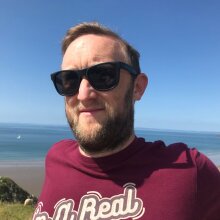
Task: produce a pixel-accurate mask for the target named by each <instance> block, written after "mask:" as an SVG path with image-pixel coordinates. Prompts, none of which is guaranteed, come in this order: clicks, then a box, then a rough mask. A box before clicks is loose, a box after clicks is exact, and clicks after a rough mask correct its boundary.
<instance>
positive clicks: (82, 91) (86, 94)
mask: <svg viewBox="0 0 220 220" xmlns="http://www.w3.org/2000/svg"><path fill="white" fill-rule="evenodd" d="M96 95H97V93H96V90H95V89H94V88H93V87H92V86H91V85H90V83H89V81H88V80H87V79H85V78H83V79H82V81H81V83H80V86H79V92H78V95H77V98H78V100H80V101H83V100H86V99H92V98H96Z"/></svg>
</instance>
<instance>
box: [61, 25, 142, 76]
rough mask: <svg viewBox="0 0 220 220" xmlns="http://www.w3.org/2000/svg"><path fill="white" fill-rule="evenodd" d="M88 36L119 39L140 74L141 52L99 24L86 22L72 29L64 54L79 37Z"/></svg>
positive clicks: (65, 38) (64, 47)
mask: <svg viewBox="0 0 220 220" xmlns="http://www.w3.org/2000/svg"><path fill="white" fill-rule="evenodd" d="M86 34H95V35H104V36H110V37H113V38H116V39H118V40H119V41H120V42H121V43H122V45H123V46H124V47H125V51H126V54H127V57H128V58H129V61H130V64H131V65H132V66H133V67H134V69H135V70H136V71H137V73H140V72H141V70H140V65H139V58H140V54H139V52H138V51H137V50H136V49H134V48H133V47H132V46H131V45H130V44H129V43H128V42H127V41H125V40H124V39H122V38H121V37H120V36H119V35H118V34H117V33H115V32H113V31H112V30H110V29H109V28H107V27H105V26H103V25H101V24H99V23H98V22H85V23H80V24H78V25H76V26H74V27H72V28H70V29H69V30H68V31H67V33H66V36H65V37H64V39H63V42H62V52H63V54H64V53H65V52H66V49H67V47H68V46H69V45H70V44H71V43H72V42H73V41H74V40H75V39H76V38H78V37H80V36H82V35H86Z"/></svg>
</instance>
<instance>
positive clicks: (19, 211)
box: [0, 203, 34, 220]
mask: <svg viewBox="0 0 220 220" xmlns="http://www.w3.org/2000/svg"><path fill="white" fill-rule="evenodd" d="M33 212H34V207H33V206H30V205H28V206H24V205H23V204H19V203H15V204H12V203H0V219H1V220H31V218H32V215H33Z"/></svg>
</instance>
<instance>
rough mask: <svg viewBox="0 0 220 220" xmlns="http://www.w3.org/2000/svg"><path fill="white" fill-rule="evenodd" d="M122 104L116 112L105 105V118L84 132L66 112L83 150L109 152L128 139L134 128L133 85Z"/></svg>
mask: <svg viewBox="0 0 220 220" xmlns="http://www.w3.org/2000/svg"><path fill="white" fill-rule="evenodd" d="M123 106H124V108H123V109H124V111H122V112H117V109H115V111H113V112H111V111H109V109H110V108H109V106H106V109H107V110H108V111H106V112H107V115H106V120H105V121H103V122H102V123H100V124H99V125H98V126H97V127H96V129H94V130H89V133H88V132H86V134H85V132H84V131H83V129H82V128H80V125H79V124H78V122H75V121H74V120H73V119H72V118H71V117H70V116H68V114H67V112H66V117H67V121H68V123H69V126H70V128H71V130H72V131H73V134H74V136H75V138H76V140H77V141H78V143H79V145H80V148H81V149H82V150H83V151H84V152H86V153H88V154H95V153H102V152H110V151H113V150H115V149H117V148H119V147H120V146H122V145H123V143H125V142H126V141H127V140H128V139H129V137H130V136H131V135H132V133H133V129H134V106H133V85H132V86H130V88H129V89H128V90H127V92H126V94H125V98H124V103H123Z"/></svg>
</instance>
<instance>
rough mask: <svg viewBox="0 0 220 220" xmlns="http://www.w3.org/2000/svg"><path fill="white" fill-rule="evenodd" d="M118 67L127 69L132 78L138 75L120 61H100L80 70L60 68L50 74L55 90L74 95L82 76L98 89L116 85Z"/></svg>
mask: <svg viewBox="0 0 220 220" xmlns="http://www.w3.org/2000/svg"><path fill="white" fill-rule="evenodd" d="M120 69H124V70H126V71H128V72H129V73H130V74H131V75H132V76H133V77H134V78H135V77H136V76H137V75H138V73H137V72H136V71H135V69H134V68H133V67H132V66H130V65H128V64H126V63H122V62H107V63H100V64H97V65H94V66H91V67H89V68H86V69H82V70H61V71H58V72H55V73H52V74H51V79H52V81H53V83H54V86H55V88H56V90H57V92H58V93H59V94H60V95H63V96H73V95H75V94H76V93H77V92H78V90H79V86H80V83H81V80H82V78H83V77H86V79H87V80H88V81H89V83H90V85H91V86H92V87H93V88H94V89H96V90H98V91H108V90H111V89H113V88H115V87H116V86H117V85H118V82H119V79H120Z"/></svg>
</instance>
